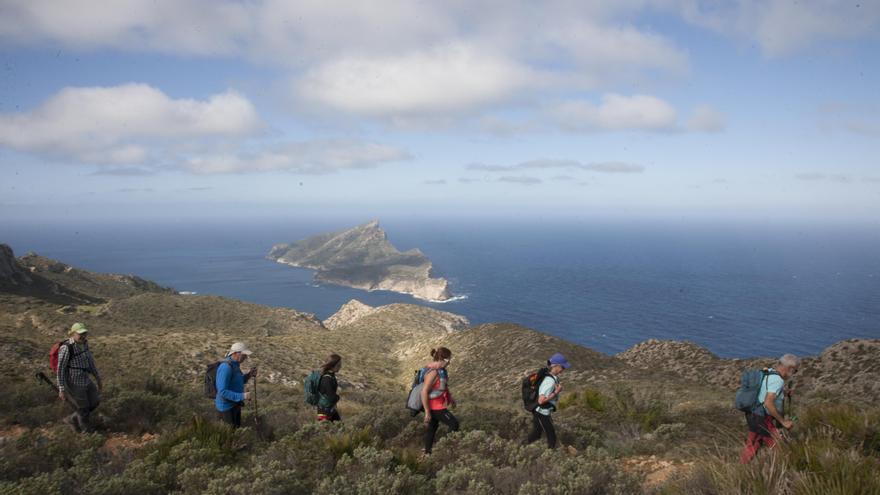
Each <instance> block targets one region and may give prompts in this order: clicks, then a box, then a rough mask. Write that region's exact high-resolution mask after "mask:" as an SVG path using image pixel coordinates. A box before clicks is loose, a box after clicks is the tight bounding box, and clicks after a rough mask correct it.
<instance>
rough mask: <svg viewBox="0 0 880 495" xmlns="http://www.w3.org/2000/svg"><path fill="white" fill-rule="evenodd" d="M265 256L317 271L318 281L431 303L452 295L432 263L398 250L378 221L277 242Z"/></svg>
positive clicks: (417, 251) (412, 253) (418, 253)
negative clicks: (295, 240) (408, 295)
mask: <svg viewBox="0 0 880 495" xmlns="http://www.w3.org/2000/svg"><path fill="white" fill-rule="evenodd" d="M266 257H267V258H268V259H271V260H274V261H277V262H278V263H284V264H287V265H291V266H296V267H301V268H310V269H313V270H315V271H316V273H315V280H317V281H319V282H322V283H329V284H336V285H344V286H347V287H353V288H355V289H363V290H367V291H372V290H388V291H393V292H399V293H403V294H410V295H412V296H414V297H417V298H419V299H426V300H430V301H446V300H449V299H451V298H452V293H451V291H450V290H449V283H448V282H447V281H446V279H444V278H435V277H433V276H432V270H433V265H432V264H431V261H430V260H428V258H427V257H425V255H424V254H422V252H421V251H419V250H418V249H412V250H409V251H405V252H400V251H398V250H397V248H395V247H394V246H393V245H392V244H391V243H390V242H389V241H388V238H387V236H386V234H385V231H384V230H382V229H381V228H380V227H379V222H378V221H372V222H369V223H366V224H364V225H360V226H358V227H355V228H352V229H349V230H345V231H341V232H333V233H329V234H321V235H317V236H313V237H309V238H307V239H303V240H301V241H298V242H295V243H293V244H277V245H275V246H273V247H272V249H271V250H270V251H269V254H268V255H267V256H266Z"/></svg>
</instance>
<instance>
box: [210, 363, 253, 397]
mask: <svg viewBox="0 0 880 495" xmlns="http://www.w3.org/2000/svg"><path fill="white" fill-rule="evenodd" d="M231 379H232V366H229V363H222V364H221V365H220V366H218V367H217V379H216V383H217V395H219V396H220V397H223V398H224V399H226V400H228V401H229V402H241V401H243V400H245V398H246V397H245V394H243V393H241V392H234V391H232V390H229V381H230V380H231Z"/></svg>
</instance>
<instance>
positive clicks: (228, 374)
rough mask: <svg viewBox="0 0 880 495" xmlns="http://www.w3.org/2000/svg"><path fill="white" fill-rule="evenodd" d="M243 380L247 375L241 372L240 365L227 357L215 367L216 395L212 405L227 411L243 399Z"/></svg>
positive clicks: (245, 380)
mask: <svg viewBox="0 0 880 495" xmlns="http://www.w3.org/2000/svg"><path fill="white" fill-rule="evenodd" d="M245 382H247V377H246V376H245V375H244V373H242V372H241V366H240V365H239V364H238V363H237V362H235V361H233V360H232V359H227V360H226V361H224V362H223V363H221V364H220V366H218V367H217V378H216V380H215V383H216V384H217V397H216V398H215V399H214V405H215V406H216V407H217V410H218V411H220V412H223V411H228V410H230V409H232V408H233V407H235V406H236V405H237V404H238V403H239V402H243V401H244V384H245Z"/></svg>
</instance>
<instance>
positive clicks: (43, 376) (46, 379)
mask: <svg viewBox="0 0 880 495" xmlns="http://www.w3.org/2000/svg"><path fill="white" fill-rule="evenodd" d="M34 378H36V379H37V381H39V382H42V383H45V384H46V385H48V386H49V387H51V388H52V391H53V392H54V393H55V395H58V387H56V386H55V382H53V381H52V380H51V379H49V377H48V376H46V374H45V373H43V372H42V371H38V372H36V373H34ZM64 403H65V404H67V405H68V406H70V407H72V408H73V410H74V411H76V410H78V408H77V406H76V404H74V403H72V402H71V401H70V399H69V398H68V397H67V395H65V396H64Z"/></svg>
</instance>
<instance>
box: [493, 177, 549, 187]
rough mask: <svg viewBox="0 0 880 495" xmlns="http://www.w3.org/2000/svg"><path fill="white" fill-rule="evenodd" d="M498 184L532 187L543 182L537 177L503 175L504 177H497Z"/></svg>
mask: <svg viewBox="0 0 880 495" xmlns="http://www.w3.org/2000/svg"><path fill="white" fill-rule="evenodd" d="M498 182H507V183H509V184H520V185H523V186H533V185H535V184H540V183H542V182H544V181H542V180H541V179H539V178H537V177H528V176H522V175H505V176H504V177H499V178H498Z"/></svg>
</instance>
